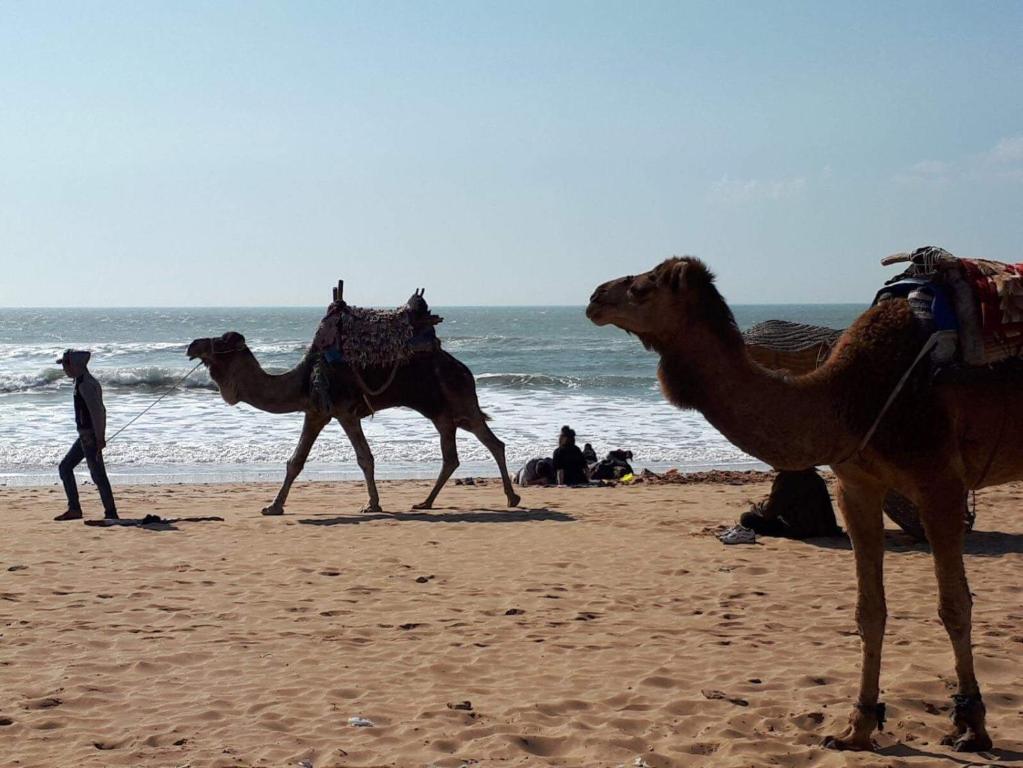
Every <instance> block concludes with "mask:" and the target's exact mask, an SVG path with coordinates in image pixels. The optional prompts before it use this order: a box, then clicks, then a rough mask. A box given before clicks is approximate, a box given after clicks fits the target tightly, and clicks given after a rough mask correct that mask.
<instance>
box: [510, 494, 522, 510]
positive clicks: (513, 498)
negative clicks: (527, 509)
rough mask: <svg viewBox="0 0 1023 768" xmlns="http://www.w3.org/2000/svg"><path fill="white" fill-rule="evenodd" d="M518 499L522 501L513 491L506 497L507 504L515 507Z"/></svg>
mask: <svg viewBox="0 0 1023 768" xmlns="http://www.w3.org/2000/svg"><path fill="white" fill-rule="evenodd" d="M520 501H522V497H521V496H519V495H518V494H517V493H513V494H512V495H511V496H509V497H508V506H509V507H517V506H518V505H519V502H520Z"/></svg>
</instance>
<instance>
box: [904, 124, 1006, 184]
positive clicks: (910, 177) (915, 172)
mask: <svg viewBox="0 0 1023 768" xmlns="http://www.w3.org/2000/svg"><path fill="white" fill-rule="evenodd" d="M892 180H893V181H894V182H895V183H896V184H916V185H930V186H939V185H945V184H950V183H953V182H959V181H964V180H971V181H992V180H1003V181H1004V180H1009V181H1023V135H1018V136H1007V137H1006V138H1004V139H1001V140H1000V141H999V142H998V143H997V144H995V146H994V147H992V148H991V149H989V150H987V151H986V152H982V153H980V154H977V155H970V156H967V157H965V158H963V159H961V160H959V161H957V162H944V161H941V160H923V161H921V162H919V163H917V164H916V165H913V166H911V167H909V168H906V169H905V170H902V171H899V172H898V173H896V174H895V175H894V176H893V177H892Z"/></svg>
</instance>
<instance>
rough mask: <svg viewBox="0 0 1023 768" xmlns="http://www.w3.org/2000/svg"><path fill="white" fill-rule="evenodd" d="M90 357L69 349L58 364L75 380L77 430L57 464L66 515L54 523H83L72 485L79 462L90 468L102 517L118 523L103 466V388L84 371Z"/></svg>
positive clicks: (104, 442)
mask: <svg viewBox="0 0 1023 768" xmlns="http://www.w3.org/2000/svg"><path fill="white" fill-rule="evenodd" d="M91 356H92V353H91V352H85V351H82V350H75V349H69V350H66V351H65V352H64V355H63V356H62V357H61V358H60V360H58V361H57V362H58V363H59V364H60V366H61V367H62V368H63V369H64V373H65V374H66V375H67V376H68V377H69V378H72V379H74V380H75V393H74V404H75V427H76V428H77V429H78V439H77V440H75V443H74V445H72V446H71V450H69V451H68V452H67V456H65V457H64V460H63V461H62V462H60V479H61V482H63V483H64V493H65V494H66V495H67V511H65V512H64V513H63V514H60V515H57V517H55V518H54V520H81V519H82V505H81V503H80V502H79V500H78V485H77V483H76V482H75V467H77V466H78V465H79V464H81V463H82V459H85V461H86V463H87V464H88V465H89V473H90V474H91V475H92V482H94V483H95V484H96V489H97V490H98V491H99V496H100V499H102V500H103V510H104V515H103V516H104V517H105V518H106V519H107V520H117V507H116V505H115V504H114V492H113V490H112V489H111V488H110V480H108V479H107V470H106V467H105V466H104V465H103V449H104V448H105V447H106V444H107V440H106V435H107V432H106V429H107V411H106V408H105V407H104V406H103V388H102V387H101V386H100V384H99V382H98V381H96V379H95V378H93V376H92V374H91V373H89V371H88V369H87V367H86V366H87V365H88V364H89V358H90V357H91Z"/></svg>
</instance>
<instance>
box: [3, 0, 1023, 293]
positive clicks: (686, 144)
mask: <svg viewBox="0 0 1023 768" xmlns="http://www.w3.org/2000/svg"><path fill="white" fill-rule="evenodd" d="M1021 40H1023V3H1021V2H996V1H988V2H961V3H947V2H934V1H931V2H908V1H907V2H898V3H891V2H857V3H821V2H805V3H804V2H752V1H750V2H732V3H718V2H708V3H702V2H670V3H659V2H622V3H612V2H568V1H565V2H535V3H534V2H525V1H523V2H508V3H505V2H500V3H499V2H482V1H479V0H476V1H474V2H465V3H462V2H453V1H452V2H408V3H390V2H378V1H374V2H355V3H343V2H300V1H298V0H291V1H289V2H273V3H269V2H257V1H255V0H246V1H245V2H238V3H232V2H214V3H208V2H204V3H195V2H183V1H181V0H175V1H174V2H156V1H155V0H147V1H145V2H124V3H110V2H100V1H99V0H96V1H93V2H85V3H63V2H60V3H58V2H43V1H39V2H31V3H30V2H13V1H11V0H0V306H7V307H11V306H197V305H198V306H221V305H320V304H326V303H327V301H328V300H329V297H330V286H331V285H332V284H334V282H335V281H336V280H337V279H338V278H344V279H345V286H346V287H345V293H346V298H347V299H348V300H349V301H350V302H351V303H354V304H364V305H376V306H388V305H396V304H399V303H401V302H403V301H404V300H405V298H406V297H407V296H408V295H409V294H410V293H411V292H412V290H413V289H415V288H418V287H425V288H426V289H427V291H426V297H427V299H428V300H430V301H431V303H433V304H437V305H459V304H472V305H481V304H570V305H574V304H584V303H585V302H586V300H587V298H588V296H589V294H590V292H591V291H592V289H593V287H594V286H595V285H597V284H598V283H600V282H603V281H604V280H606V279H610V278H612V277H617V276H620V275H622V274H629V273H637V272H641V271H644V270H646V269H649V268H650V267H652V266H654V265H655V264H656V263H658V262H659V261H660V260H661V259H663V258H665V257H668V256H671V255H684V254H692V255H696V256H699V257H701V258H703V259H704V260H705V261H706V262H707V263H708V264H709V265H710V266H711V268H712V269H713V270H714V271H715V272H716V273H717V274H718V277H719V281H718V282H719V286H720V288H721V290H722V292H723V293H724V295H725V296H726V298H728V299H729V300H730V301H732V302H735V303H811V302H823V303H829V302H856V303H865V302H869V300H870V299H871V297H872V296H873V294H874V292H875V290H876V289H877V287H878V286H879V285H880V283H881V282H883V280H884V279H885V278H886V277H888V276H890V274H891V270H885V269H883V268H881V267H880V266H879V265H878V261H879V259H880V258H881V257H883V256H885V255H887V254H889V253H892V252H895V251H900V250H907V249H912V248H914V247H917V246H920V245H925V244H934V245H941V246H943V247H945V248H947V249H949V250H951V251H952V252H953V253H956V254H958V255H963V256H977V257H985V258H993V259H999V260H1004V261H1023V45H1021V44H1020V41H1021Z"/></svg>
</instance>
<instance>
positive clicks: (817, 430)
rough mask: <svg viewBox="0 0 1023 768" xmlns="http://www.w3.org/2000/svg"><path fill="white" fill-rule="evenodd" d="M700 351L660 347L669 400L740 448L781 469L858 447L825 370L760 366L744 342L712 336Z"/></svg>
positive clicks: (837, 456)
mask: <svg viewBox="0 0 1023 768" xmlns="http://www.w3.org/2000/svg"><path fill="white" fill-rule="evenodd" d="M698 346H699V351H698V352H692V351H688V350H675V349H667V350H665V351H662V352H661V365H660V368H659V371H658V377H659V378H660V380H661V385H662V388H663V389H664V392H665V394H666V395H667V397H668V398H669V399H670V400H671V401H672V402H674V403H675V404H676V405H679V406H681V407H683V408H686V407H688V408H695V409H696V410H698V411H700V412H701V413H702V414H703V415H704V416H705V417H706V418H707V420H708V421H709V422H710V423H711V424H712V425H713V426H714V427H715V428H716V429H717V430H718V431H719V432H721V434H723V435H724V436H725V437H727V438H728V439H729V440H730V441H731V442H732V443H734V444H735V445H736V446H737V447H738V448H740V449H741V450H743V451H745V452H746V453H748V454H750V455H751V456H754V457H755V458H757V459H760V460H761V461H763V462H764V463H765V464H769V465H770V466H772V467H774V468H776V469H793V470H795V469H807V468H809V467H812V466H818V465H823V464H829V463H834V462H837V461H840V460H841V459H842V458H843V457H845V456H847V455H848V454H849V453H851V452H852V450H853V449H854V447H855V439H854V438H853V437H851V436H850V435H849V434H848V430H846V429H845V428H844V426H843V424H842V422H841V420H840V418H839V417H838V414H837V412H836V410H835V407H834V405H833V399H832V398H831V396H830V393H829V391H828V383H827V382H828V379H827V377H826V375H825V374H824V372H823V371H817V372H815V373H812V374H809V375H807V376H802V377H788V376H783V375H781V374H779V373H776V372H773V371H768V370H766V369H764V368H762V367H761V366H759V365H757V364H756V363H754V362H753V361H752V360H751V359H750V357H749V355H748V354H747V352H746V349H745V347H744V346H743V345H742V343H741V341H738V343H734V342H733V343H731V344H729V343H727V342H726V341H725V340H721V339H709V340H708V343H707V344H701V345H698Z"/></svg>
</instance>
